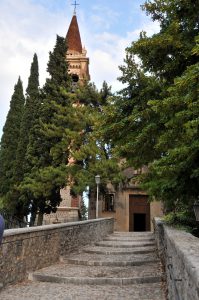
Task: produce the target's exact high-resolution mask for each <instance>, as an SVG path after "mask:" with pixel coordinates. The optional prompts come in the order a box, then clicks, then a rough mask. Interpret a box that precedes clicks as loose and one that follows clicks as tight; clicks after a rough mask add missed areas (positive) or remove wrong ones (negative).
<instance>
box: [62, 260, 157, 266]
mask: <svg viewBox="0 0 199 300" xmlns="http://www.w3.org/2000/svg"><path fill="white" fill-rule="evenodd" d="M62 261H64V262H65V263H67V264H73V265H84V266H109V267H114V266H121V267H125V266H144V265H147V264H151V263H158V262H159V260H158V259H155V258H154V259H142V260H134V261H132V260H126V261H123V260H118V261H103V260H100V261H97V260H90V261H87V260H83V259H62Z"/></svg>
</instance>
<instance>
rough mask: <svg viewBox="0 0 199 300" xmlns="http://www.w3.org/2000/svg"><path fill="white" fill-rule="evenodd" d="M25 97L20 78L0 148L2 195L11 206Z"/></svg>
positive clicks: (0, 193)
mask: <svg viewBox="0 0 199 300" xmlns="http://www.w3.org/2000/svg"><path fill="white" fill-rule="evenodd" d="M24 102H25V98H24V95H23V86H22V81H21V79H20V78H19V79H18V82H17V84H16V85H15V87H14V94H13V96H12V99H11V102H10V109H9V112H8V115H7V119H6V122H5V125H4V128H3V135H2V139H1V148H0V196H1V198H4V199H7V201H6V200H5V201H6V202H5V207H6V208H9V206H10V203H9V199H10V197H9V194H10V191H11V188H12V186H13V184H14V166H15V163H16V155H17V147H18V142H19V135H20V126H21V119H22V115H23V111H24Z"/></svg>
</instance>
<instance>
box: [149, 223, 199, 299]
mask: <svg viewBox="0 0 199 300" xmlns="http://www.w3.org/2000/svg"><path fill="white" fill-rule="evenodd" d="M154 228H155V237H156V241H157V244H158V250H159V254H160V257H161V259H162V261H163V264H164V266H165V271H166V274H167V286H168V299H169V300H198V299H199V239H198V238H197V237H194V236H193V235H191V234H190V233H188V232H185V231H181V230H177V229H175V228H172V227H169V226H166V225H165V224H164V223H163V222H162V221H161V219H157V218H156V219H155V221H154Z"/></svg>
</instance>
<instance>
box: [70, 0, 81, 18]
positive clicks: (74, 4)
mask: <svg viewBox="0 0 199 300" xmlns="http://www.w3.org/2000/svg"><path fill="white" fill-rule="evenodd" d="M71 5H73V6H74V15H76V9H77V6H78V5H79V3H77V1H76V0H75V2H74V3H72V4H71Z"/></svg>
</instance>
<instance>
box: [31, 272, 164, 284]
mask: <svg viewBox="0 0 199 300" xmlns="http://www.w3.org/2000/svg"><path fill="white" fill-rule="evenodd" d="M32 280H34V281H41V282H54V283H69V284H70V283H72V284H76V285H80V284H82V285H85V284H88V285H117V286H118V285H120V286H122V285H129V284H142V283H156V282H162V277H161V276H145V277H133V278H130V277H128V278H106V277H103V278H88V277H87V278H86V277H62V276H56V275H54V276H53V275H42V274H32Z"/></svg>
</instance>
